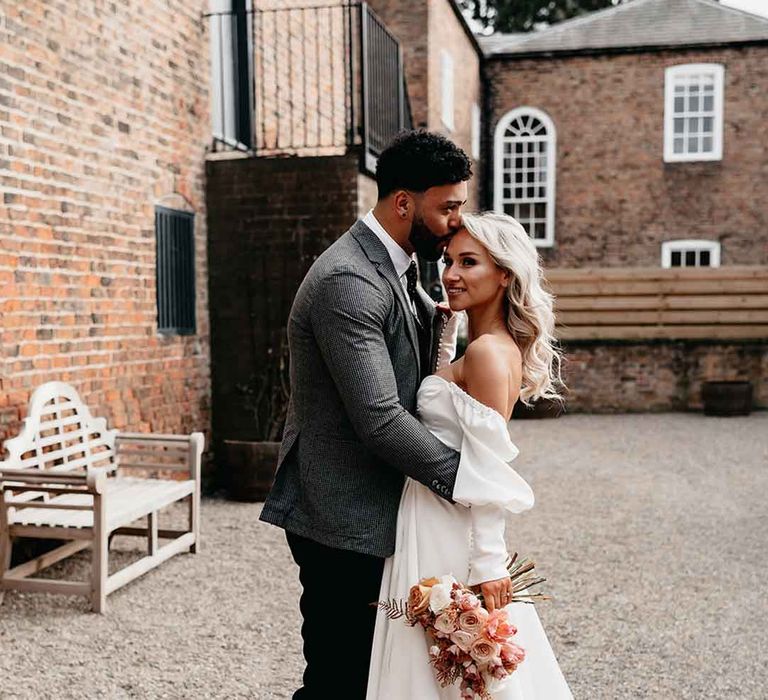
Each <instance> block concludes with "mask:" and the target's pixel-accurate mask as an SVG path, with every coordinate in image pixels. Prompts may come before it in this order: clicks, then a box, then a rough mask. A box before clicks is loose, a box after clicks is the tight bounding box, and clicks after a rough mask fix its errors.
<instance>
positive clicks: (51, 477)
mask: <svg viewBox="0 0 768 700" xmlns="http://www.w3.org/2000/svg"><path fill="white" fill-rule="evenodd" d="M112 471H114V470H113V469H111V468H109V467H91V466H89V467H87V468H85V469H73V470H70V471H63V472H55V471H51V470H49V469H23V468H18V467H3V466H2V465H0V488H2V489H3V490H4V489H5V488H7V489H8V490H9V491H14V492H23V491H40V492H44V491H54V492H70V491H85V492H87V493H103V492H104V489H105V488H106V484H107V479H108V477H109V474H110V473H111V472H112ZM3 482H9V483H7V484H4V483H3Z"/></svg>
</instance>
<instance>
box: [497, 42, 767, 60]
mask: <svg viewBox="0 0 768 700" xmlns="http://www.w3.org/2000/svg"><path fill="white" fill-rule="evenodd" d="M745 46H768V39H748V40H745V41H719V42H705V43H699V44H643V45H639V46H613V47H606V48H584V49H563V50H555V51H550V50H548V51H499V52H498V53H487V54H485V60H486V61H493V60H494V59H497V58H503V59H504V60H507V61H514V60H518V59H526V58H552V59H556V58H572V57H574V56H600V55H616V54H627V53H654V52H658V51H689V50H691V49H710V50H711V49H722V48H741V47H745Z"/></svg>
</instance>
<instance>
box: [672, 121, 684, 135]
mask: <svg viewBox="0 0 768 700" xmlns="http://www.w3.org/2000/svg"><path fill="white" fill-rule="evenodd" d="M674 122H675V133H676V134H682V133H683V127H684V126H685V119H682V118H677V119H675V120H674Z"/></svg>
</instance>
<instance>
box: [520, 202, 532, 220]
mask: <svg viewBox="0 0 768 700" xmlns="http://www.w3.org/2000/svg"><path fill="white" fill-rule="evenodd" d="M530 215H531V205H530V204H521V205H520V216H521V217H522V218H524V219H527V218H528V217H529V216H530Z"/></svg>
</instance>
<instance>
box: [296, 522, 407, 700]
mask: <svg viewBox="0 0 768 700" xmlns="http://www.w3.org/2000/svg"><path fill="white" fill-rule="evenodd" d="M286 538H287V539H288V546H289V547H290V548H291V554H292V555H293V559H294V561H295V562H296V563H297V564H298V565H299V580H300V581H301V585H302V587H303V589H304V590H303V592H302V594H301V603H300V608H301V614H302V617H303V618H304V622H303V624H302V626H301V636H302V639H303V640H304V660H305V661H306V664H307V665H306V669H305V670H304V679H303V682H304V686H303V687H302V688H300V689H299V690H297V691H296V692H295V693H294V694H293V700H329V698H341V697H343V698H344V699H345V700H347V699H348V700H357V699H358V698H359V700H365V692H366V688H367V685H368V665H369V664H370V661H371V645H372V643H373V629H374V626H375V624H376V607H375V606H372V605H371V603H374V602H375V601H377V600H378V597H379V587H380V585H381V575H382V573H383V572H384V560H383V559H381V558H380V557H374V556H371V555H368V554H358V553H357V552H349V551H346V550H343V549H334V548H332V547H326V546H325V545H322V544H319V543H318V542H314V541H313V540H309V539H307V538H306V537H300V536H299V535H294V534H293V533H290V532H286ZM341 691H343V695H342V694H340V692H341ZM393 700H394V699H393Z"/></svg>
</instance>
